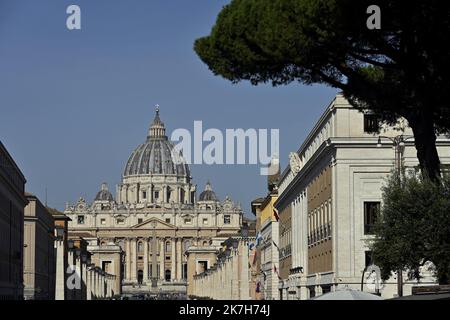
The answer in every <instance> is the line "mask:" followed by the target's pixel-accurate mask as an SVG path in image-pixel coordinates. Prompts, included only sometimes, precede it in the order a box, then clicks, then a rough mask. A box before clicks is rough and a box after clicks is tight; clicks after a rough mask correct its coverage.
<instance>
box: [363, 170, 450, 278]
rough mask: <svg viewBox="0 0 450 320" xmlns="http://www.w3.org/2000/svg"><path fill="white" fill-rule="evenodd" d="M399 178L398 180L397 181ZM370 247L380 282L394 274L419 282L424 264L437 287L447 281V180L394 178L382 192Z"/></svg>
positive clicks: (449, 247) (449, 271) (449, 265)
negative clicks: (406, 274)
mask: <svg viewBox="0 0 450 320" xmlns="http://www.w3.org/2000/svg"><path fill="white" fill-rule="evenodd" d="M400 178H401V179H400ZM381 211H382V212H381V216H380V219H379V221H378V223H377V225H376V226H375V240H374V241H373V242H372V243H371V249H372V252H373V259H374V262H375V264H377V265H378V266H379V267H380V268H381V270H382V277H383V279H387V278H389V276H390V274H391V272H394V271H396V270H399V269H402V270H410V271H411V276H412V277H413V278H416V279H418V278H420V274H419V268H420V267H421V266H422V265H423V264H424V263H425V262H427V261H431V262H433V264H434V265H435V267H436V270H435V271H436V272H435V275H436V276H437V278H438V280H439V282H440V283H448V281H449V279H450V177H448V176H446V177H444V178H443V179H441V181H440V183H432V182H431V181H430V180H429V179H422V178H418V177H416V176H408V177H406V176H405V175H404V174H401V175H399V174H393V175H392V176H391V177H390V179H389V180H388V182H387V184H386V186H385V187H384V188H383V206H382V210H381Z"/></svg>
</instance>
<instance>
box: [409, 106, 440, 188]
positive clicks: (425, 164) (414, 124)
mask: <svg viewBox="0 0 450 320" xmlns="http://www.w3.org/2000/svg"><path fill="white" fill-rule="evenodd" d="M407 120H408V122H409V125H410V126H411V129H412V131H413V133H414V141H415V145H416V150H417V158H418V159H419V166H420V170H421V172H422V175H423V176H424V177H428V178H430V179H431V180H432V181H436V180H438V179H439V177H440V175H441V166H440V161H439V155H438V152H437V148H436V131H435V129H434V122H433V119H432V115H431V114H429V113H428V114H427V113H426V112H423V111H421V112H418V113H417V114H415V115H414V116H411V117H409V119H407Z"/></svg>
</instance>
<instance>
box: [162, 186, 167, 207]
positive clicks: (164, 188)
mask: <svg viewBox="0 0 450 320" xmlns="http://www.w3.org/2000/svg"><path fill="white" fill-rule="evenodd" d="M163 201H164V203H167V202H168V201H167V186H166V185H164V186H163Z"/></svg>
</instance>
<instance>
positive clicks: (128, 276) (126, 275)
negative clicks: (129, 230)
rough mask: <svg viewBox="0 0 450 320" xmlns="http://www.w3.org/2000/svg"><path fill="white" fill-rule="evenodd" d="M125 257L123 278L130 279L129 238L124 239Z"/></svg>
mask: <svg viewBox="0 0 450 320" xmlns="http://www.w3.org/2000/svg"><path fill="white" fill-rule="evenodd" d="M125 250H126V252H125V255H126V256H125V258H126V267H125V272H126V274H125V279H126V280H127V281H130V280H131V243H130V239H129V238H127V239H126V240H125Z"/></svg>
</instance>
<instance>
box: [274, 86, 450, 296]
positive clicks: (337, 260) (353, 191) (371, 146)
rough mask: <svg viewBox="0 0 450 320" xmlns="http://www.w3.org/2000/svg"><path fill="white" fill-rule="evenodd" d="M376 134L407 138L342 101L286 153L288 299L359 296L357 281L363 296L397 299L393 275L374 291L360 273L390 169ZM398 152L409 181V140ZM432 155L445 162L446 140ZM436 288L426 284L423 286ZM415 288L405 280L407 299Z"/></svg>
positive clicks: (384, 143) (390, 156) (282, 204)
mask: <svg viewBox="0 0 450 320" xmlns="http://www.w3.org/2000/svg"><path fill="white" fill-rule="evenodd" d="M378 129H380V130H381V133H380V134H381V135H382V136H387V137H396V136H398V135H401V134H404V135H405V137H407V136H410V135H412V133H411V130H410V128H408V127H407V126H406V124H405V122H404V121H400V122H399V125H398V128H394V127H389V126H381V127H379V122H378V120H377V118H376V117H375V116H374V115H373V114H370V113H362V112H360V111H358V110H356V109H355V108H353V107H352V106H351V105H350V104H349V103H348V101H347V100H345V99H344V97H343V96H342V95H341V94H339V95H337V96H336V98H335V99H334V100H333V102H332V103H331V104H330V105H329V106H328V107H327V108H326V110H325V112H324V113H323V114H322V116H321V117H320V119H319V121H318V122H317V123H316V124H315V126H314V128H313V130H312V131H311V132H310V134H309V135H308V137H307V138H306V140H305V141H304V142H303V144H302V145H301V147H300V149H299V150H298V151H297V152H293V153H291V155H290V164H289V166H288V167H287V168H286V169H285V170H284V172H283V173H282V175H281V178H280V182H279V189H278V191H279V197H278V200H277V201H276V203H275V207H276V208H277V209H278V211H279V212H283V213H282V214H284V212H286V214H289V213H290V214H291V221H290V223H291V229H292V232H291V235H292V239H291V243H292V249H291V252H292V253H291V259H292V268H291V270H290V274H289V281H288V288H287V289H288V292H289V293H291V298H295V299H301V300H304V299H308V298H311V297H315V296H318V295H321V294H323V293H326V292H330V291H334V290H336V289H337V288H339V287H345V286H348V287H351V288H354V289H358V290H360V289H361V282H363V290H364V291H369V292H375V291H376V289H379V292H380V293H381V295H382V297H384V298H391V297H393V296H395V295H396V292H397V281H396V277H397V275H394V276H393V277H391V279H389V280H388V281H386V282H384V283H382V285H381V287H379V288H376V286H375V283H373V281H374V279H373V278H370V277H367V275H366V274H363V272H364V270H365V268H366V267H368V266H369V265H371V264H372V262H371V252H370V250H369V247H368V244H369V242H370V239H371V238H372V237H373V235H372V226H373V223H374V221H375V219H376V214H377V212H379V208H380V205H381V200H382V186H383V184H384V182H385V181H386V178H387V177H388V176H389V174H390V173H391V172H392V170H393V164H394V150H393V143H392V142H391V141H390V140H389V139H387V138H379V136H378V134H376V135H375V134H373V133H372V132H374V130H375V131H376V130H378ZM402 147H403V152H402V155H403V166H404V168H405V169H406V171H407V172H408V173H412V174H414V173H416V172H417V171H418V160H417V156H416V153H417V152H416V149H415V147H414V140H413V139H412V136H411V139H409V140H405V141H404V142H403V145H402ZM437 149H438V152H439V155H440V159H441V162H442V163H443V164H448V163H450V140H449V139H448V138H445V137H439V138H438V139H437ZM362 279H363V280H362ZM404 279H407V277H406V272H405V274H404ZM433 282H434V280H432V279H431V280H430V279H429V278H426V279H424V280H423V281H422V284H424V283H425V284H426V283H433ZM415 285H417V281H409V280H405V282H404V286H403V287H404V294H410V293H411V288H412V287H413V286H415Z"/></svg>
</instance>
